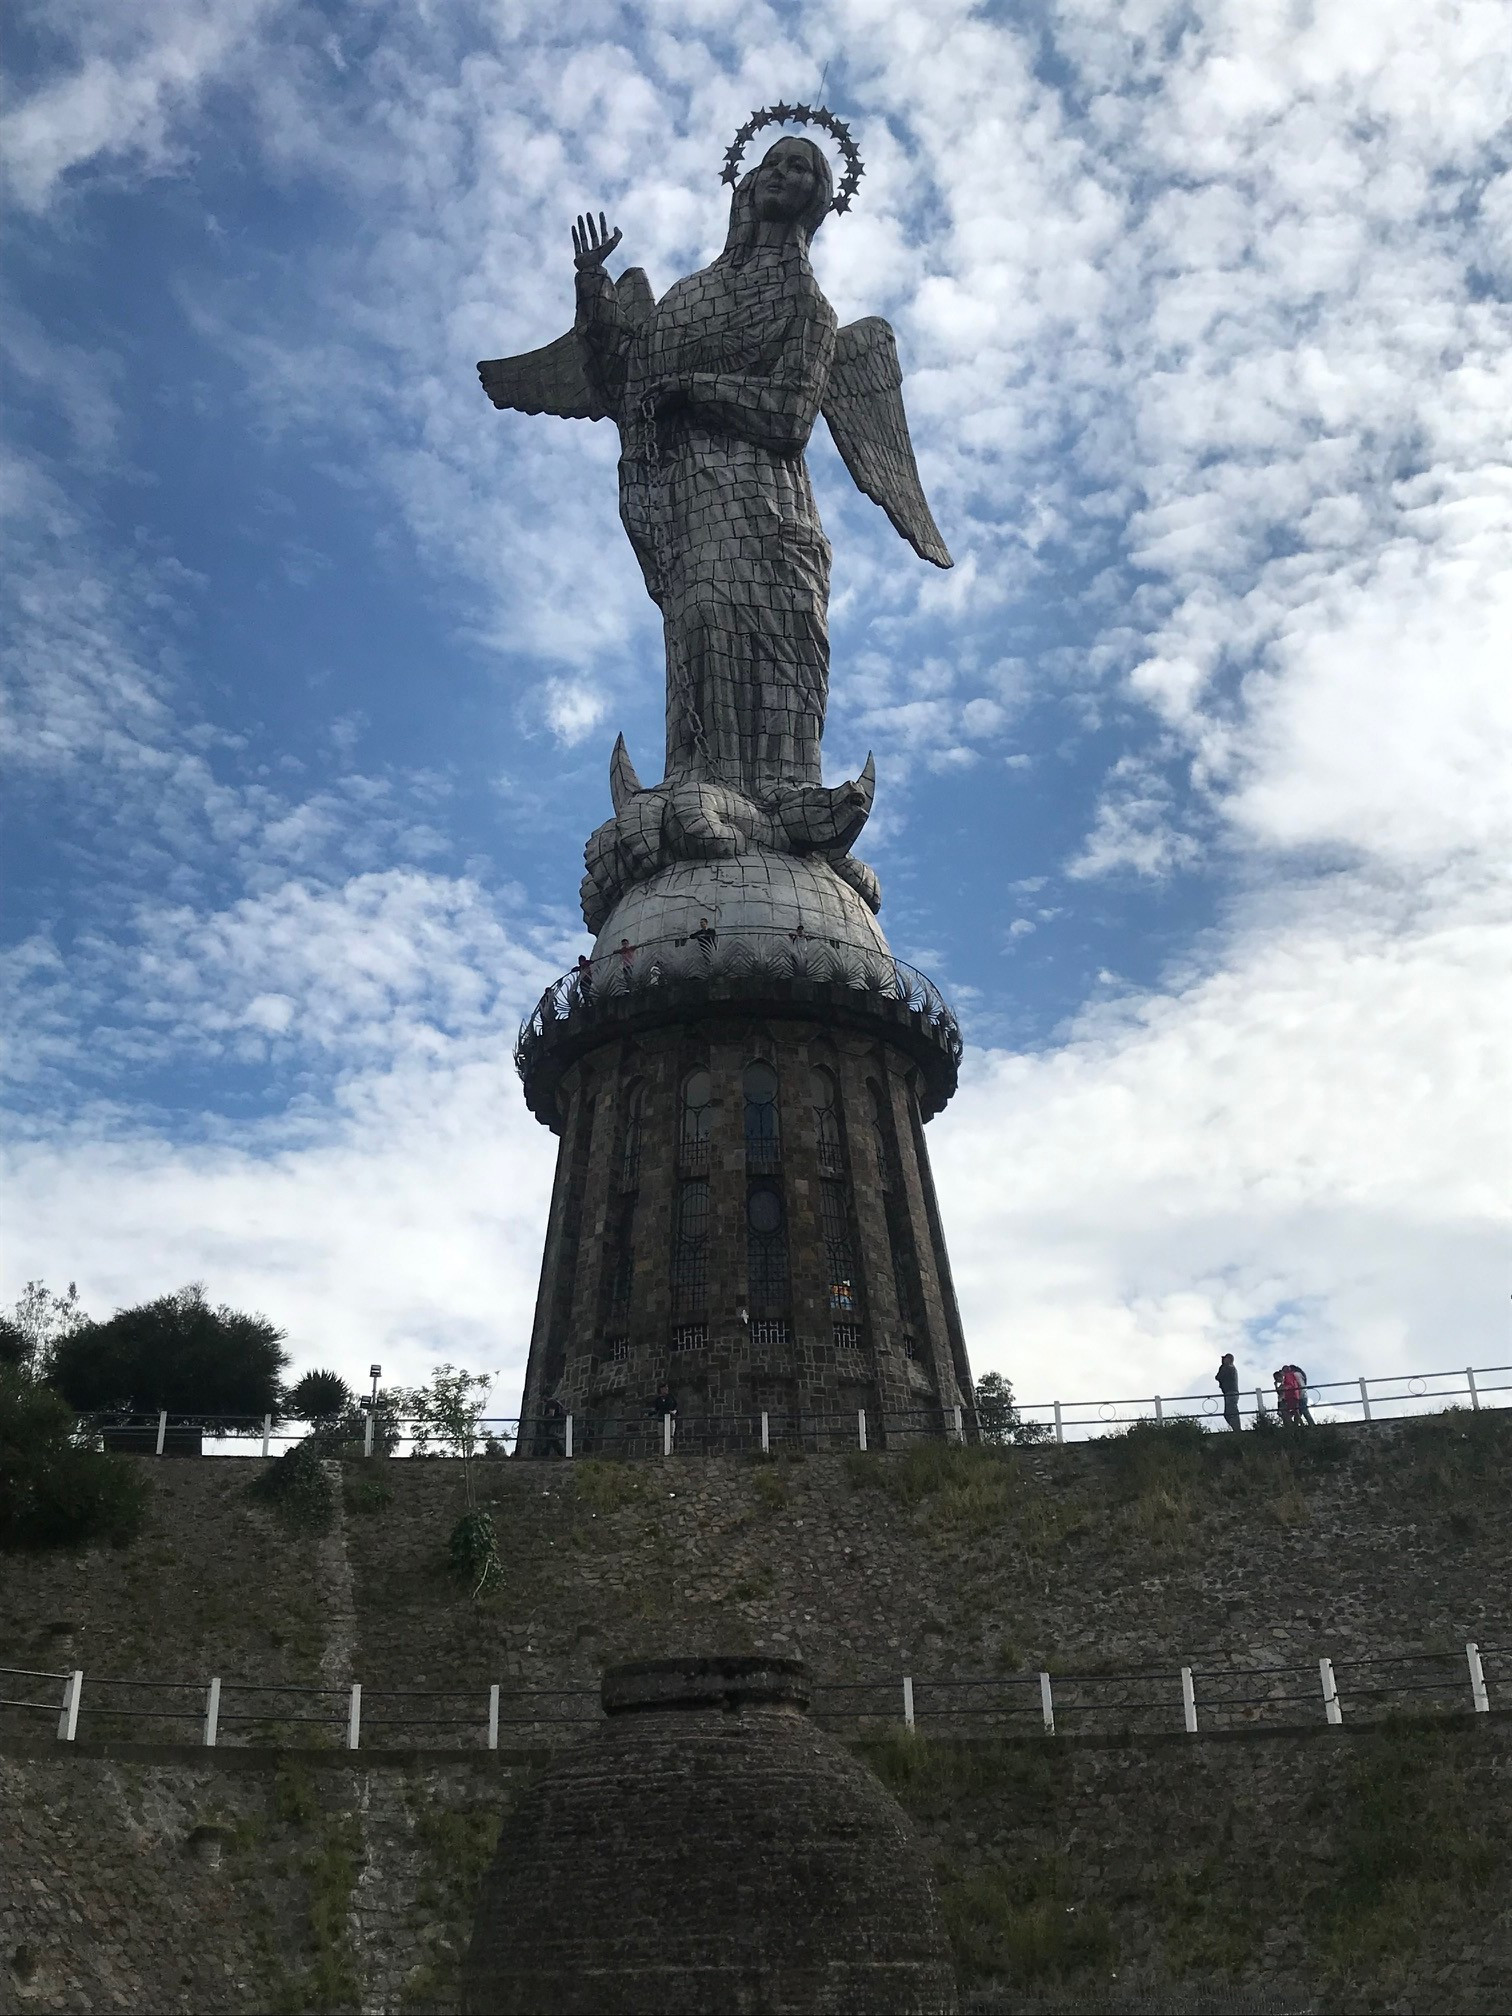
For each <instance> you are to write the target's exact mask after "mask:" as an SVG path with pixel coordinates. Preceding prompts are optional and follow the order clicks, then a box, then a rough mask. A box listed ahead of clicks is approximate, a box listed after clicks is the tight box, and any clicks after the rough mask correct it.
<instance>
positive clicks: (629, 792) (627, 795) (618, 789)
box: [609, 735, 641, 812]
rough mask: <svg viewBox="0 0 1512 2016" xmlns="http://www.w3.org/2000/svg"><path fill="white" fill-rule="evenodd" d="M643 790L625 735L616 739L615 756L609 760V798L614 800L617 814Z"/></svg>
mask: <svg viewBox="0 0 1512 2016" xmlns="http://www.w3.org/2000/svg"><path fill="white" fill-rule="evenodd" d="M640 788H641V780H640V779H639V777H637V776H636V774H635V765H634V764H633V763H632V762H631V761H630V751H629V750H628V749H627V748H626V747H625V738H624V736H623V735H618V736H616V737H615V742H614V754H613V755H612V756H611V757H610V758H609V796H610V797H611V798H612V799H613V800H614V809H615V811H616V812H623V811H624V809H625V807H626V806H627V805H628V804H629V803H630V800H631V799H632V798H633V797H634V796H635V794H636V792H637V791H639V790H640Z"/></svg>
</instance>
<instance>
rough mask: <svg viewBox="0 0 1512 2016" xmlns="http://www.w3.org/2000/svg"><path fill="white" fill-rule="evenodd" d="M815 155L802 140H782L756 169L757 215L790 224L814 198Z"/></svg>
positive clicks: (764, 218) (771, 222) (754, 191)
mask: <svg viewBox="0 0 1512 2016" xmlns="http://www.w3.org/2000/svg"><path fill="white" fill-rule="evenodd" d="M814 182H815V175H814V158H813V155H812V154H811V153H810V152H809V150H808V148H807V147H806V146H805V145H804V143H803V142H802V141H801V140H792V139H789V140H779V141H778V142H777V144H776V146H775V147H772V148H770V149H769V150H768V152H767V154H766V156H765V157H764V159H763V160H762V163H761V166H760V167H759V168H758V169H757V170H756V183H755V187H754V189H753V191H752V195H753V197H754V199H755V205H756V215H757V216H758V217H759V218H761V220H762V222H763V223H766V224H783V223H786V224H791V223H793V222H795V221H796V220H797V219H798V218H799V217H801V216H802V215H803V213H804V212H805V211H806V210H807V209H808V207H809V205H810V204H811V203H812V202H813V200H814Z"/></svg>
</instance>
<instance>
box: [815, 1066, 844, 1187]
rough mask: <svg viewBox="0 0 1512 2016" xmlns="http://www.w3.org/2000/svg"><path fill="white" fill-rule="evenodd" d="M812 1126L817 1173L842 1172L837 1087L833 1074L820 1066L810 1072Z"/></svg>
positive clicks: (838, 1089) (841, 1145)
mask: <svg viewBox="0 0 1512 2016" xmlns="http://www.w3.org/2000/svg"><path fill="white" fill-rule="evenodd" d="M814 1130H815V1134H816V1136H817V1139H818V1143H819V1173H820V1174H821V1175H822V1176H843V1175H844V1174H845V1148H844V1145H843V1143H842V1141H841V1138H840V1088H839V1087H838V1086H837V1085H836V1083H835V1079H834V1074H833V1073H832V1072H829V1071H826V1070H824V1069H823V1067H822V1066H821V1067H820V1068H819V1069H817V1070H816V1071H815V1072H814Z"/></svg>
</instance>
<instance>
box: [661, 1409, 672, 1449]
mask: <svg viewBox="0 0 1512 2016" xmlns="http://www.w3.org/2000/svg"><path fill="white" fill-rule="evenodd" d="M662 1454H663V1456H670V1455H671V1454H672V1416H671V1415H670V1414H663V1416H662Z"/></svg>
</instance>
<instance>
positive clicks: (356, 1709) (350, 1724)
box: [347, 1680, 362, 1750]
mask: <svg viewBox="0 0 1512 2016" xmlns="http://www.w3.org/2000/svg"><path fill="white" fill-rule="evenodd" d="M361 1734H362V1682H361V1681H360V1680H354V1681H353V1682H352V1705H351V1706H350V1707H349V1708H348V1710H347V1748H348V1750H355V1749H356V1748H357V1742H358V1738H359V1737H360V1736H361Z"/></svg>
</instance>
